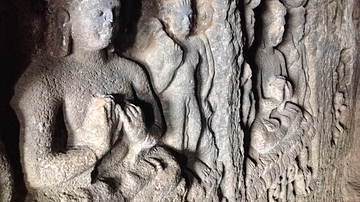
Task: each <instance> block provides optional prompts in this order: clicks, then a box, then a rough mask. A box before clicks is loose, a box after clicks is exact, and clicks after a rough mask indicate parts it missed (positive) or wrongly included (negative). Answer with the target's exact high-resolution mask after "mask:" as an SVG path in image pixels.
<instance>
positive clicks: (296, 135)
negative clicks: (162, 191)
mask: <svg viewBox="0 0 360 202" xmlns="http://www.w3.org/2000/svg"><path fill="white" fill-rule="evenodd" d="M285 13H286V9H285V7H284V6H283V5H282V4H281V3H280V2H278V1H274V0H273V1H266V2H264V5H263V13H262V22H263V28H264V29H263V34H262V36H263V38H262V39H261V41H260V44H259V47H258V50H257V52H256V58H255V59H256V63H257V67H258V72H257V73H258V77H257V78H258V79H257V82H258V84H257V90H258V98H259V102H258V110H257V113H256V118H255V120H254V122H253V124H252V125H251V129H250V134H251V137H250V147H249V150H248V152H249V156H250V158H249V159H248V160H247V162H246V170H247V171H246V172H247V177H246V184H247V186H248V191H247V193H248V197H249V198H250V199H252V200H259V199H262V200H270V199H271V198H273V199H275V200H291V199H293V198H296V199H300V198H302V197H304V193H305V192H306V189H307V188H308V182H309V181H308V178H309V176H310V175H309V173H310V171H309V170H308V167H307V166H308V156H307V155H304V153H303V152H306V150H304V148H305V147H306V146H308V145H309V144H310V141H311V139H312V137H313V133H312V128H311V125H310V124H311V122H312V117H311V115H310V114H309V113H308V112H306V111H303V109H302V108H301V107H299V106H298V105H297V103H293V102H291V101H292V98H293V94H294V93H293V88H292V85H291V83H290V82H289V81H288V79H287V75H288V74H287V71H286V67H285V61H284V56H283V55H282V54H281V53H280V52H279V51H278V50H277V49H276V48H275V47H276V46H277V45H278V44H279V43H280V42H281V41H282V35H283V33H284V23H285V18H284V17H285ZM285 151H286V152H285ZM289 184H291V186H289ZM294 192H296V194H297V195H294V194H293V193H294ZM264 193H268V196H265V195H264Z"/></svg>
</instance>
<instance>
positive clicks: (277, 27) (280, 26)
mask: <svg viewBox="0 0 360 202" xmlns="http://www.w3.org/2000/svg"><path fill="white" fill-rule="evenodd" d="M284 25H285V16H284V15H279V16H278V17H276V18H274V21H273V22H272V23H271V24H270V25H269V26H267V27H266V28H265V29H264V37H265V39H267V45H268V46H272V47H275V46H277V45H279V44H280V42H281V41H282V37H283V35H284V31H285V27H284Z"/></svg>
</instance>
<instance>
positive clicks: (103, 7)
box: [69, 0, 120, 50]
mask: <svg viewBox="0 0 360 202" xmlns="http://www.w3.org/2000/svg"><path fill="white" fill-rule="evenodd" d="M75 1H76V0H73V2H72V3H71V4H70V9H69V11H70V12H69V14H70V23H71V36H72V39H73V41H74V43H75V45H76V46H77V47H76V48H82V49H85V50H99V49H103V48H106V47H107V46H108V45H109V44H110V42H111V40H112V38H113V37H114V35H115V34H116V32H117V29H118V27H117V26H118V25H117V22H116V20H117V18H118V15H119V12H120V2H119V0H102V1H99V0H78V1H76V3H75Z"/></svg>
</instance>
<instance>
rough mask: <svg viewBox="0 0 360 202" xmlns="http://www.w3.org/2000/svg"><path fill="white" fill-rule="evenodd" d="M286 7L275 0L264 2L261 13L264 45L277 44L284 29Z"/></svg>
mask: <svg viewBox="0 0 360 202" xmlns="http://www.w3.org/2000/svg"><path fill="white" fill-rule="evenodd" d="M285 15H286V8H285V6H284V5H282V4H281V3H280V2H279V1H277V0H269V1H265V2H264V7H263V13H262V16H261V17H262V25H263V36H262V37H263V40H264V42H265V45H266V46H272V47H274V46H277V45H279V43H280V42H281V41H282V37H283V35H284V31H285V27H284V25H285Z"/></svg>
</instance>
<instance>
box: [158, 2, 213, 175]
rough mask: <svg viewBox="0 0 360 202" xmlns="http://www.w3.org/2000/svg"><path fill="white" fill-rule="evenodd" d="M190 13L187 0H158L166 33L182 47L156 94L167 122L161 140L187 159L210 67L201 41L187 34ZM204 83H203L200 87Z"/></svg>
mask: <svg viewBox="0 0 360 202" xmlns="http://www.w3.org/2000/svg"><path fill="white" fill-rule="evenodd" d="M192 17H193V14H192V9H191V2H190V1H189V0H171V1H159V18H160V20H161V21H162V22H163V24H164V25H165V29H166V32H167V33H168V34H169V36H170V37H172V39H173V40H174V41H175V42H176V43H177V44H179V45H180V47H181V48H182V49H183V51H184V56H183V61H182V63H181V64H180V65H179V67H177V69H175V71H173V72H168V73H169V74H168V75H161V77H164V78H171V82H169V84H168V86H166V88H165V90H164V91H163V92H162V93H161V94H160V95H159V97H160V100H161V102H162V106H163V109H164V116H165V121H166V124H167V131H166V133H165V135H164V137H163V139H162V140H163V142H164V143H165V145H167V146H169V147H171V148H173V149H174V150H176V151H177V152H179V153H181V154H185V155H186V156H187V158H188V159H189V162H191V161H193V160H194V158H195V157H196V154H195V153H196V152H197V148H198V143H199V139H200V136H201V132H202V121H203V120H202V117H201V109H200V106H205V105H206V103H199V101H200V102H205V100H206V96H207V94H208V92H209V90H210V89H209V86H210V84H209V79H210V80H212V76H211V75H209V71H210V74H211V71H213V70H211V69H209V62H208V61H209V59H208V58H207V55H209V54H210V53H207V50H206V46H205V44H204V42H203V41H202V40H201V39H200V38H199V37H197V36H196V35H191V29H192ZM208 51H210V50H208ZM210 82H211V81H210ZM204 85H206V86H207V87H205V88H202V87H203V86H204ZM204 98H205V99H204ZM200 152H201V151H200ZM188 164H189V163H188ZM189 165H191V163H190V164H189ZM201 172H202V171H201Z"/></svg>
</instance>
